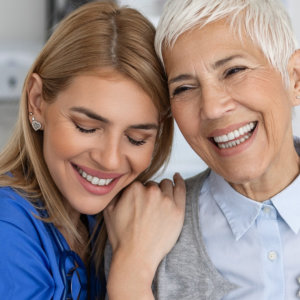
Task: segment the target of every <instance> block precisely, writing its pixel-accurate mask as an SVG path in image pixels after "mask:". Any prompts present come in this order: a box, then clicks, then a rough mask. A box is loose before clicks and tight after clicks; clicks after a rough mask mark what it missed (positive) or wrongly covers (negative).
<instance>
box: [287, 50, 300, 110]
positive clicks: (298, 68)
mask: <svg viewBox="0 0 300 300" xmlns="http://www.w3.org/2000/svg"><path fill="white" fill-rule="evenodd" d="M288 70H289V74H290V82H291V92H292V104H293V105H294V106H297V105H300V49H298V50H296V51H295V52H294V53H293V55H292V56H291V58H290V60H289V65H288Z"/></svg>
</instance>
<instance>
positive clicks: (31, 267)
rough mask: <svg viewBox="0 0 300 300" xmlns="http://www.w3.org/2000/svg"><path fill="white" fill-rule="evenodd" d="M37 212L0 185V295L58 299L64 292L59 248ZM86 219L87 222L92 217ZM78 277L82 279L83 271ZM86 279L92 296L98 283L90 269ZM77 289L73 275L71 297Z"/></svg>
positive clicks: (75, 295) (75, 278)
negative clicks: (38, 217)
mask: <svg viewBox="0 0 300 300" xmlns="http://www.w3.org/2000/svg"><path fill="white" fill-rule="evenodd" d="M38 215H39V213H38V212H37V210H36V209H35V208H34V207H33V205H32V204H31V203H30V202H29V201H27V200H26V199H24V198H23V197H21V196H20V195H19V194H18V193H16V192H15V191H14V190H13V189H11V188H9V187H4V188H3V187H2V188H0V240H1V244H0V299H10V300H14V299H18V300H20V299H22V300H25V299H28V300H29V299H30V300H35V299H38V300H41V299H43V300H47V299H61V297H62V294H63V293H64V290H65V287H64V284H63V280H62V277H61V274H60V270H59V259H60V256H61V255H60V252H59V249H58V247H57V245H56V241H55V240H54V237H53V235H52V234H51V233H50V231H49V224H45V223H44V222H43V221H41V220H39V219H37V218H36V217H35V216H38ZM88 219H89V224H91V222H93V220H94V219H93V218H92V217H89V218H88ZM50 226H53V225H52V224H51V225H50ZM53 227H54V226H53ZM54 230H56V232H57V234H58V235H59V237H60V240H61V242H62V244H63V246H64V248H65V249H66V250H70V248H69V246H68V244H67V242H66V240H65V239H64V238H63V236H62V235H61V234H60V233H59V232H58V230H57V229H56V228H54ZM81 276H82V274H81ZM80 280H81V281H86V280H87V278H86V274H84V278H82V277H81V279H80ZM89 282H90V286H89V288H88V289H89V292H90V298H91V299H95V298H96V295H97V294H98V293H99V291H100V288H101V287H100V283H99V281H98V280H97V279H96V277H95V274H94V272H91V274H90V275H89ZM80 289H81V285H80V282H79V280H78V278H77V276H75V277H73V279H72V291H73V293H72V296H73V299H77V296H78V295H77V294H78V293H79V291H80Z"/></svg>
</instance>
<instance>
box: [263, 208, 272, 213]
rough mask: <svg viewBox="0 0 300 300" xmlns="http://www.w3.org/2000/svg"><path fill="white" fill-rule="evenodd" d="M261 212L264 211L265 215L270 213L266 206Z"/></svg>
mask: <svg viewBox="0 0 300 300" xmlns="http://www.w3.org/2000/svg"><path fill="white" fill-rule="evenodd" d="M263 211H264V213H265V214H266V215H268V214H269V213H270V211H271V208H270V207H268V206H265V207H264V208H263Z"/></svg>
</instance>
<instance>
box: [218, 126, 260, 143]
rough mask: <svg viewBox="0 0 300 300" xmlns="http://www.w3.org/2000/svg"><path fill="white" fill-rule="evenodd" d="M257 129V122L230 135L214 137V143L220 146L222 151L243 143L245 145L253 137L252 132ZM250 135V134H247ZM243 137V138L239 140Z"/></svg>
mask: <svg viewBox="0 0 300 300" xmlns="http://www.w3.org/2000/svg"><path fill="white" fill-rule="evenodd" d="M254 127H255V122H250V123H249V124H247V125H245V126H243V127H240V128H239V129H236V130H234V131H232V132H229V133H228V134H225V135H221V136H216V137H214V141H215V142H216V143H217V144H218V147H219V148H221V149H227V148H232V147H235V146H237V145H240V144H241V143H244V142H245V141H246V140H247V139H249V137H250V136H251V135H252V133H251V130H252V129H253V128H254ZM246 133H248V134H246ZM240 136H242V137H241V138H239V137H240Z"/></svg>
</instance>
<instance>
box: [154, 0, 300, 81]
mask: <svg viewBox="0 0 300 300" xmlns="http://www.w3.org/2000/svg"><path fill="white" fill-rule="evenodd" d="M221 19H227V21H228V22H229V24H230V26H231V30H232V31H233V33H237V34H238V35H239V36H240V37H241V38H242V33H243V32H246V34H248V36H249V37H250V39H251V40H252V41H253V43H255V44H256V45H258V47H259V48H260V49H261V50H262V52H263V53H264V55H265V57H266V58H267V59H268V61H269V62H270V64H271V65H272V66H273V67H274V68H276V69H277V70H279V72H280V73H281V75H282V78H283V81H284V82H285V83H286V85H288V83H289V76H288V72H287V65H288V62H289V59H290V57H291V55H292V54H293V53H294V51H295V50H296V49H297V42H296V38H295V36H294V33H293V30H292V25H291V21H290V18H289V16H288V14H287V12H286V10H285V9H284V7H283V5H282V3H281V2H280V1H279V0H168V1H167V2H166V4H165V6H164V10H163V13H162V16H161V18H160V21H159V23H158V27H157V32H156V37H155V49H156V53H157V55H158V56H159V58H160V59H161V61H162V63H163V50H164V49H168V48H172V47H173V46H174V44H175V42H176V40H177V39H178V37H179V36H180V35H182V34H183V33H185V32H186V31H188V30H190V29H192V28H193V27H195V26H199V28H201V27H204V26H205V25H207V24H209V23H212V22H215V21H218V20H221Z"/></svg>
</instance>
